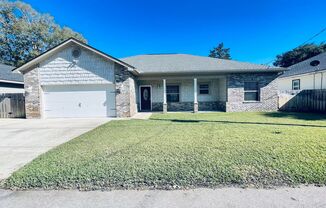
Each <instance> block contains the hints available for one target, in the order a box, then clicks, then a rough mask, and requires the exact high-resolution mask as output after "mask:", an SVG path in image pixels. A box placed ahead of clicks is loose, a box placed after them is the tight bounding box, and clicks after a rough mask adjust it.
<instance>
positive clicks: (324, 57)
mask: <svg viewBox="0 0 326 208" xmlns="http://www.w3.org/2000/svg"><path fill="white" fill-rule="evenodd" d="M277 82H278V87H279V90H280V91H291V90H312V89H326V52H325V53H321V54H319V55H317V56H314V57H312V58H309V59H307V60H305V61H302V62H299V63H297V64H294V65H292V66H290V67H288V71H285V72H284V74H282V75H281V76H279V78H278V81H277Z"/></svg>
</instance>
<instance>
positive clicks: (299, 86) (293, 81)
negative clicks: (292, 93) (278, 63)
mask: <svg viewBox="0 0 326 208" xmlns="http://www.w3.org/2000/svg"><path fill="white" fill-rule="evenodd" d="M296 81H298V89H294V83H295V82H296ZM300 89H301V81H300V79H293V80H292V90H300Z"/></svg>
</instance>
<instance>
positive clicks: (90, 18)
mask: <svg viewBox="0 0 326 208" xmlns="http://www.w3.org/2000/svg"><path fill="white" fill-rule="evenodd" d="M24 2H27V3H29V4H31V5H32V6H33V8H35V9H36V10H38V11H39V12H42V13H49V14H51V15H52V16H54V18H55V21H56V22H57V23H59V24H60V25H62V26H68V27H70V28H72V29H73V30H75V31H77V32H80V33H82V34H83V35H84V37H85V38H86V39H87V40H88V43H89V44H90V45H92V46H93V47H95V48H98V49H100V50H102V51H104V52H106V53H108V54H110V55H113V56H115V57H118V58H121V57H126V56H132V55H137V54H151V53H187V54H194V55H202V56H207V55H208V52H209V50H210V49H211V48H212V47H213V46H215V45H216V44H217V43H219V42H224V44H225V46H226V47H230V48H231V55H232V58H233V59H235V60H240V61H248V62H254V63H266V62H269V61H270V60H272V59H274V58H275V56H276V55H277V54H279V53H282V52H284V51H287V50H289V49H292V48H294V47H296V46H298V45H299V44H301V43H302V42H304V41H305V40H307V39H308V38H309V37H311V36H313V35H314V34H315V33H317V32H318V31H320V30H322V29H323V28H325V27H326V12H325V8H326V1H325V0H310V1H303V0H275V1H272V0H270V1H264V0H260V1H259V0H251V1H249V0H248V1H232V0H229V1H228V0H224V1H213V0H212V1H209V0H200V1H192V0H186V1H184V0H181V1H178V0H174V1H173V0H164V1H156V0H149V1H145V0H139V1H132V0H113V1H104V0H102V1H100V0H92V1H90V0H87V1H86V0H79V1H76V0H65V1H64V0H46V1H40V0H26V1H24ZM314 41H315V42H321V41H326V32H324V33H323V34H322V35H320V36H319V37H318V38H316V39H314Z"/></svg>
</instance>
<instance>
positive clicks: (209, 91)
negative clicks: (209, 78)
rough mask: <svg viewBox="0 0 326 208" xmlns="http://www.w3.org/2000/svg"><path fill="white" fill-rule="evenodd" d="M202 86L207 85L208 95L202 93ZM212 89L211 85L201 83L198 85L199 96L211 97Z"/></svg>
mask: <svg viewBox="0 0 326 208" xmlns="http://www.w3.org/2000/svg"><path fill="white" fill-rule="evenodd" d="M200 85H207V90H208V93H207V94H206V93H200ZM210 88H211V86H210V84H209V83H199V84H198V92H199V93H198V94H199V95H210V94H211V90H210Z"/></svg>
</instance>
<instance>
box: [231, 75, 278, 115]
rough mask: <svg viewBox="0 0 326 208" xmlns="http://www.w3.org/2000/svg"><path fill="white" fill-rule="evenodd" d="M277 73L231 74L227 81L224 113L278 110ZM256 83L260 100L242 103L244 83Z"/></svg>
mask: <svg viewBox="0 0 326 208" xmlns="http://www.w3.org/2000/svg"><path fill="white" fill-rule="evenodd" d="M277 76H278V75H277V73H251V74H231V75H228V79H227V88H228V89H227V98H228V101H227V103H226V111H228V112H237V111H276V110H277V109H278V94H277V83H276V80H275V79H276V78H277ZM245 81H257V82H258V85H259V88H260V100H259V101H257V102H245V101H244V82H245Z"/></svg>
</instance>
